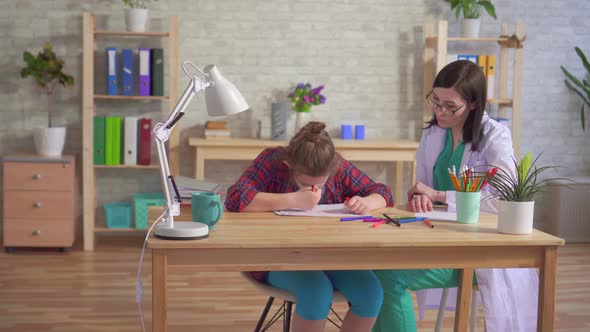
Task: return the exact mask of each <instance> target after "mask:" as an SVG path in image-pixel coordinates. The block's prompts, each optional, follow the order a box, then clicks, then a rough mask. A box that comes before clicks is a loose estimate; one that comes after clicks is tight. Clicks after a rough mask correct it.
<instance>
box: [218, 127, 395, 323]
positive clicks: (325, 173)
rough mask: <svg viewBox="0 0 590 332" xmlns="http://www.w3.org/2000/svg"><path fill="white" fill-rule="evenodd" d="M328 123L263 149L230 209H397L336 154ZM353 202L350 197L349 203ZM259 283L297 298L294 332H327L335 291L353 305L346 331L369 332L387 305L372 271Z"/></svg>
mask: <svg viewBox="0 0 590 332" xmlns="http://www.w3.org/2000/svg"><path fill="white" fill-rule="evenodd" d="M324 128H325V124H323V123H320V122H309V123H308V124H307V125H306V126H305V127H303V128H302V129H301V130H300V131H299V132H298V133H297V134H296V135H295V137H293V139H291V141H290V142H289V145H288V146H287V147H276V148H268V149H266V150H264V151H263V152H262V153H261V154H260V155H259V156H258V157H257V158H256V159H255V160H254V161H253V162H252V164H251V165H250V167H248V169H247V170H246V171H245V172H244V174H242V176H241V177H240V178H239V179H238V181H237V182H236V183H235V184H234V185H232V186H231V187H230V188H229V189H228V192H227V197H226V201H225V206H226V208H227V209H228V210H229V211H237V212H242V211H243V212H260V211H274V210H283V209H292V208H302V209H312V208H313V207H314V206H316V205H317V204H319V203H323V204H335V203H341V202H345V205H346V206H347V207H348V208H349V209H350V210H351V211H353V212H354V213H357V214H366V213H368V212H370V211H372V210H375V209H380V208H383V207H385V206H393V198H392V195H391V190H390V189H389V188H388V187H387V186H385V185H383V184H379V183H375V182H374V181H373V180H371V178H369V177H368V176H367V175H365V174H364V173H363V172H361V171H360V170H359V169H358V168H356V167H355V166H354V165H352V164H351V163H350V162H348V161H347V160H345V159H343V158H342V157H340V155H338V154H337V153H336V150H335V148H334V144H333V143H332V140H331V139H330V136H329V135H328V133H327V132H326V131H325V130H324ZM347 198H349V199H347ZM254 274H255V277H257V279H259V280H262V281H265V282H267V283H269V284H270V285H272V286H274V287H277V288H281V289H284V290H287V291H289V292H291V293H292V294H294V296H295V299H296V309H295V316H294V319H293V330H294V332H299V331H305V332H314V331H323V329H324V326H325V323H326V317H327V316H328V312H329V310H330V306H331V303H332V295H333V291H334V289H337V290H338V291H340V292H341V293H342V294H343V295H344V296H345V297H346V298H347V300H348V301H349V302H350V304H351V307H350V310H349V312H348V313H347V315H346V317H345V319H344V322H343V325H342V329H341V331H355V332H362V331H370V330H371V328H372V326H373V324H374V323H375V319H376V317H377V314H378V313H379V310H380V308H381V304H382V301H383V290H382V288H381V284H380V283H379V280H378V279H377V278H376V276H375V275H374V274H373V272H372V271H271V272H254Z"/></svg>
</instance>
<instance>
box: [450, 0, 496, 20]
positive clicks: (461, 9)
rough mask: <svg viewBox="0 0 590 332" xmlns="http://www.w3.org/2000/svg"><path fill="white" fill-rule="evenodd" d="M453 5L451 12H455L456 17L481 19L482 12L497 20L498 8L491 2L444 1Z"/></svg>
mask: <svg viewBox="0 0 590 332" xmlns="http://www.w3.org/2000/svg"><path fill="white" fill-rule="evenodd" d="M444 1H445V2H448V3H450V4H451V10H452V11H455V16H457V18H459V17H460V16H461V14H463V18H479V17H480V16H481V13H482V11H483V10H484V9H485V11H486V12H487V13H488V15H490V16H491V17H493V18H495V19H497V17H496V8H495V7H494V5H493V4H492V2H491V1H486V0H444Z"/></svg>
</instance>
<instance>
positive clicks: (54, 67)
mask: <svg viewBox="0 0 590 332" xmlns="http://www.w3.org/2000/svg"><path fill="white" fill-rule="evenodd" d="M23 59H24V61H25V63H26V66H25V67H24V68H22V69H21V73H20V74H21V77H23V78H25V77H28V76H31V77H32V78H33V79H34V80H35V82H36V83H37V85H38V86H39V87H40V88H41V89H42V90H43V93H45V96H46V98H47V120H48V121H47V125H48V127H41V128H36V129H35V132H34V141H35V148H36V150H37V154H39V155H42V156H46V157H60V156H61V153H62V151H63V148H64V143H65V139H66V128H65V127H53V125H52V120H51V111H52V103H53V93H54V92H55V88H56V87H57V86H58V85H61V86H64V87H68V88H71V87H73V86H74V78H73V77H72V76H70V75H68V74H66V73H64V72H63V71H62V69H63V66H64V62H63V60H61V59H58V58H57V57H56V55H55V53H54V52H53V47H52V46H51V44H50V43H45V45H44V46H43V49H42V50H41V51H40V52H39V53H37V56H36V57H35V56H33V54H31V53H30V52H29V51H25V52H24V53H23Z"/></svg>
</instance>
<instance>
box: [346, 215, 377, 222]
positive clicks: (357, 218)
mask: <svg viewBox="0 0 590 332" xmlns="http://www.w3.org/2000/svg"><path fill="white" fill-rule="evenodd" d="M365 219H374V218H373V216H358V217H346V218H340V221H353V220H365Z"/></svg>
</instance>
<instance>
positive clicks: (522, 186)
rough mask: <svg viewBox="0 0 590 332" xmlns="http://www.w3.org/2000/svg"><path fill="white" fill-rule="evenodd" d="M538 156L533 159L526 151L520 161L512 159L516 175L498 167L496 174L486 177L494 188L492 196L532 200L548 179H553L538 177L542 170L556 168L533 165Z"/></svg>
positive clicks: (513, 199)
mask: <svg viewBox="0 0 590 332" xmlns="http://www.w3.org/2000/svg"><path fill="white" fill-rule="evenodd" d="M539 157H540V156H537V158H535V159H534V160H533V155H532V154H531V153H530V152H529V153H527V154H526V155H525V156H524V157H523V158H522V160H521V161H520V163H517V162H516V160H514V159H513V161H514V166H515V167H516V176H515V175H513V174H512V173H510V172H509V171H507V170H505V169H503V168H499V169H498V172H497V173H496V175H494V176H493V177H491V178H488V179H487V181H488V183H489V184H490V186H492V188H494V192H493V194H494V196H495V197H496V198H497V199H499V200H502V201H510V202H530V201H533V200H534V199H535V198H536V197H537V196H538V195H539V194H540V193H542V192H543V190H544V187H545V186H546V185H547V182H548V181H551V180H554V179H543V180H540V179H539V174H541V173H542V172H544V171H546V170H549V169H552V168H556V167H555V166H544V167H539V168H537V166H535V164H536V162H537V160H538V159H539Z"/></svg>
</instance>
